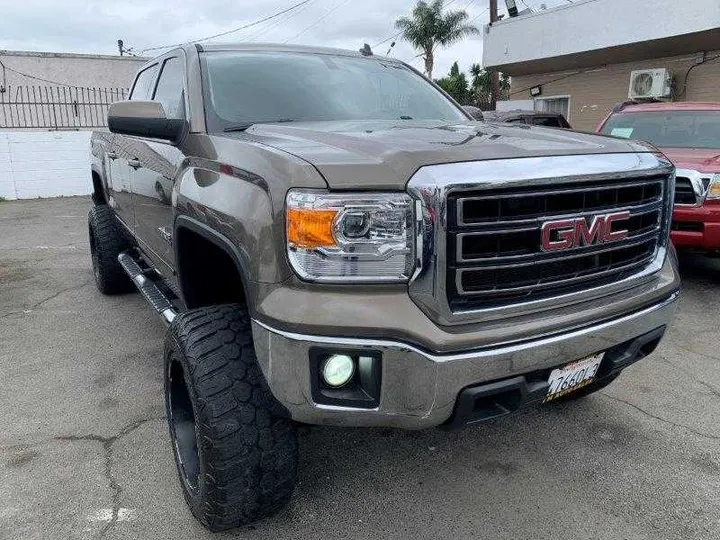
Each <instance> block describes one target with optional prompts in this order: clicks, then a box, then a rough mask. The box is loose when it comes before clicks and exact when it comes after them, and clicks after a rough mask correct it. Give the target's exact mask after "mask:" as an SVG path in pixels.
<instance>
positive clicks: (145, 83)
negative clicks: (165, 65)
mask: <svg viewBox="0 0 720 540" xmlns="http://www.w3.org/2000/svg"><path fill="white" fill-rule="evenodd" d="M159 68H160V67H159V66H158V65H157V64H155V65H154V66H150V67H149V68H147V69H146V70H143V71H141V72H140V73H138V76H137V78H136V79H135V84H134V85H133V89H132V93H131V94H130V99H134V100H140V101H144V100H148V99H150V96H152V90H153V83H154V82H155V76H156V75H157V72H158V69H159Z"/></svg>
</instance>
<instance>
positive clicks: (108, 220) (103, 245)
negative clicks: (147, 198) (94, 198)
mask: <svg viewBox="0 0 720 540" xmlns="http://www.w3.org/2000/svg"><path fill="white" fill-rule="evenodd" d="M88 234H89V237H90V255H91V256H92V266H93V274H94V275H95V284H96V285H97V288H98V290H99V291H100V292H101V293H103V294H120V293H125V292H130V291H132V290H133V289H134V286H133V283H132V281H130V278H129V277H128V275H127V274H126V273H125V271H124V270H123V268H122V266H120V263H119V262H118V255H120V253H122V252H123V251H125V250H126V249H128V248H129V247H130V245H129V243H128V240H127V237H126V236H125V234H124V233H123V230H122V229H121V228H120V224H119V223H118V222H117V220H116V219H115V215H114V214H113V212H112V210H111V209H110V207H108V206H107V205H105V204H99V205H96V206H93V207H92V209H91V210H90V213H89V214H88Z"/></svg>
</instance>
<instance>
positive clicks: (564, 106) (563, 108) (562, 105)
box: [535, 96, 570, 120]
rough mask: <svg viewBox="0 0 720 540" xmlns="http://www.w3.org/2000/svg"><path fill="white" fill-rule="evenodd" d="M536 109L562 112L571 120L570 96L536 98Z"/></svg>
mask: <svg viewBox="0 0 720 540" xmlns="http://www.w3.org/2000/svg"><path fill="white" fill-rule="evenodd" d="M535 110H536V111H540V112H550V113H560V114H562V115H563V116H564V117H565V119H566V120H570V96H550V97H542V98H536V99H535Z"/></svg>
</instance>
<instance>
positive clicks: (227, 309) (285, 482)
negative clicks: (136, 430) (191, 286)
mask: <svg viewBox="0 0 720 540" xmlns="http://www.w3.org/2000/svg"><path fill="white" fill-rule="evenodd" d="M165 404H166V409H167V418H168V424H169V428H170V437H171V439H172V442H173V447H174V451H175V461H176V464H177V469H178V474H179V475H180V480H181V483H182V488H183V493H184V495H185V499H186V501H187V503H188V505H189V506H190V510H191V511H192V513H193V515H195V517H196V518H197V519H198V520H199V521H200V522H201V523H203V524H204V525H205V526H206V527H208V528H209V529H210V530H212V531H221V530H225V529H230V528H233V527H237V526H240V525H244V524H247V523H250V522H252V521H255V520H258V519H261V518H264V517H267V516H270V515H272V514H274V513H275V512H277V511H278V510H279V509H281V508H282V507H283V506H284V505H285V504H286V503H287V502H288V501H289V500H290V496H291V495H292V492H293V489H294V487H295V479H296V469H297V450H298V448H297V435H296V430H295V425H294V424H293V422H292V421H290V420H289V419H287V418H285V417H284V414H283V413H284V411H283V409H282V407H281V406H280V404H279V403H278V402H277V401H276V400H275V398H274V397H273V396H272V394H271V393H270V389H269V388H268V386H267V384H266V382H265V379H264V377H263V375H262V372H261V371H260V368H259V366H258V364H257V361H256V357H255V351H254V349H253V341H252V335H251V331H250V318H249V316H248V314H247V310H246V309H245V308H243V307H242V306H239V305H226V306H217V307H210V308H202V309H196V310H193V311H188V312H185V313H182V314H180V315H178V316H177V317H176V318H175V320H174V321H173V323H172V325H171V326H170V329H169V331H168V334H167V338H166V340H165Z"/></svg>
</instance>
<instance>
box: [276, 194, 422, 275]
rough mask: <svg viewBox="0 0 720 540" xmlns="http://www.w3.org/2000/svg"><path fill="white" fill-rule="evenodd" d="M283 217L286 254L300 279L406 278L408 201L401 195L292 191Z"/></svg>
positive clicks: (409, 230)
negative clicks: (285, 225)
mask: <svg viewBox="0 0 720 540" xmlns="http://www.w3.org/2000/svg"><path fill="white" fill-rule="evenodd" d="M286 216H287V218H286V220H287V249H288V258H289V259H290V264H291V265H292V267H293V269H294V270H295V272H297V273H298V275H299V276H300V277H302V278H303V279H307V280H311V281H323V282H344V281H364V282H373V281H376V282H377V281H385V282H387V281H407V279H408V277H409V276H410V274H411V272H412V265H413V212H412V199H411V198H410V197H409V196H408V195H406V194H404V193H352V194H349V193H341V194H329V193H320V192H317V191H316V192H312V191H300V190H291V191H290V192H289V193H288V196H287V208H286Z"/></svg>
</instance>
